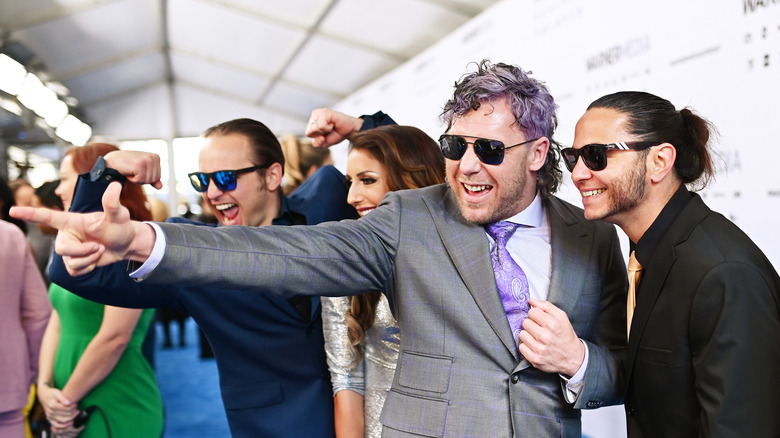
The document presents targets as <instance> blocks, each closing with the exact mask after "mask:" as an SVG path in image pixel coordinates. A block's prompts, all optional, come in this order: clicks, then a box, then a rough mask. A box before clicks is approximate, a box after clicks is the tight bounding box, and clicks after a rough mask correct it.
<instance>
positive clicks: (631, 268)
mask: <svg viewBox="0 0 780 438" xmlns="http://www.w3.org/2000/svg"><path fill="white" fill-rule="evenodd" d="M641 277H642V265H640V264H639V262H638V261H637V259H636V256H634V251H631V257H629V259H628V305H627V306H626V323H627V324H628V326H627V327H626V337H628V335H629V334H630V333H631V319H633V317H634V309H635V308H636V288H637V287H639V279H640V278H641Z"/></svg>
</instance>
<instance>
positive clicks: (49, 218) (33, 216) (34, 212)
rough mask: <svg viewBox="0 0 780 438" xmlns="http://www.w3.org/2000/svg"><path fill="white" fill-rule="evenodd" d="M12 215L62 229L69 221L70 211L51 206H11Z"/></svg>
mask: <svg viewBox="0 0 780 438" xmlns="http://www.w3.org/2000/svg"><path fill="white" fill-rule="evenodd" d="M9 213H10V215H11V217H15V218H17V219H21V220H24V221H28V222H35V223H36V224H42V225H48V226H50V227H52V228H56V229H58V230H59V229H60V228H62V227H63V226H65V224H66V223H67V222H68V213H66V212H64V211H58V210H52V209H49V208H35V207H18V206H14V207H11V211H10V212H9Z"/></svg>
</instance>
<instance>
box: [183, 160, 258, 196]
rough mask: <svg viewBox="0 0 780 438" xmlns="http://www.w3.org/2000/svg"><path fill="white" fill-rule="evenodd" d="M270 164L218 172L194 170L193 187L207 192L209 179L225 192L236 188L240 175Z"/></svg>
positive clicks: (191, 177)
mask: <svg viewBox="0 0 780 438" xmlns="http://www.w3.org/2000/svg"><path fill="white" fill-rule="evenodd" d="M266 167H268V164H258V165H257V166H252V167H245V168H243V169H238V170H218V171H216V172H211V173H206V172H192V173H190V174H188V175H187V176H189V177H190V183H191V184H192V188H194V189H195V191H197V192H201V193H202V192H205V191H206V190H208V189H209V181H214V185H215V186H217V188H218V189H220V190H222V191H223V192H229V191H231V190H235V188H236V184H237V183H238V175H241V174H242V173H247V172H253V171H255V170H258V169H265V168H266Z"/></svg>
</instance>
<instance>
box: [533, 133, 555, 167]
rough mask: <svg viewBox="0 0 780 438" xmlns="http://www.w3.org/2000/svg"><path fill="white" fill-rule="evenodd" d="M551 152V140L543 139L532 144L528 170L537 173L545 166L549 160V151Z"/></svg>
mask: <svg viewBox="0 0 780 438" xmlns="http://www.w3.org/2000/svg"><path fill="white" fill-rule="evenodd" d="M549 150H550V139H548V138H547V137H542V138H540V139H538V140H536V141H535V142H533V143H531V145H530V150H529V151H528V170H530V171H532V172H536V171H538V170H539V169H541V168H542V166H544V162H545V161H546V160H547V151H549Z"/></svg>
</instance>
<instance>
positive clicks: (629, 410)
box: [626, 407, 636, 416]
mask: <svg viewBox="0 0 780 438" xmlns="http://www.w3.org/2000/svg"><path fill="white" fill-rule="evenodd" d="M635 413H636V411H634V408H629V407H627V408H626V415H631V416H633V415H634V414H635Z"/></svg>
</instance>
